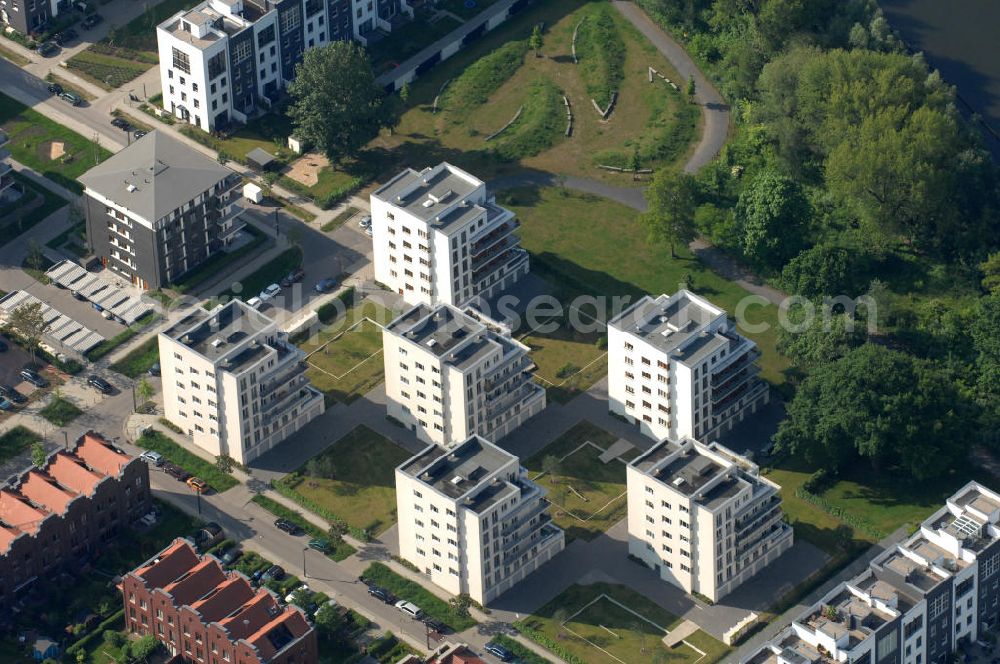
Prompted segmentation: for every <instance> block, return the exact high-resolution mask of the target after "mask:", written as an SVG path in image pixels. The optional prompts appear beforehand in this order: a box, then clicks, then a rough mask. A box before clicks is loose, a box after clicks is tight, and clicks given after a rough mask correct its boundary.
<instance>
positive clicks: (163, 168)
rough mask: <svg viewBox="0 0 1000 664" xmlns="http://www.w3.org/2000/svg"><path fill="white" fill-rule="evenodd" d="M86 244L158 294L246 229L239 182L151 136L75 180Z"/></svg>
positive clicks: (196, 154) (175, 145)
mask: <svg viewBox="0 0 1000 664" xmlns="http://www.w3.org/2000/svg"><path fill="white" fill-rule="evenodd" d="M79 180H80V182H81V183H82V184H83V185H84V194H85V196H84V204H85V212H86V217H87V241H88V242H89V243H90V246H91V249H92V250H93V252H94V254H95V255H97V256H98V257H99V258H100V260H101V263H102V264H103V265H104V266H105V267H107V268H108V269H110V270H113V271H114V272H116V273H117V274H119V275H121V276H122V277H124V278H125V279H127V280H128V281H129V282H130V283H132V284H133V285H135V286H138V287H140V288H145V289H156V288H160V287H162V286H165V285H167V284H169V283H171V282H173V281H175V280H176V279H177V278H178V277H180V276H181V275H183V274H184V273H186V272H188V271H189V270H191V269H193V268H195V267H197V266H198V265H200V264H201V263H203V262H204V261H205V260H206V259H207V258H208V257H209V256H211V255H213V254H215V253H216V252H218V251H220V250H221V249H222V248H223V247H224V246H225V245H226V244H228V243H229V242H230V241H231V240H232V239H233V237H234V236H235V234H236V232H237V231H239V230H240V229H241V228H242V227H243V226H244V225H245V224H244V223H243V222H242V221H241V220H240V219H239V214H240V213H241V212H242V208H240V207H239V206H238V205H235V200H236V197H237V195H238V194H236V193H235V192H234V190H236V189H237V187H238V186H239V185H240V182H241V180H240V178H239V176H237V175H236V174H235V173H233V172H232V171H230V170H229V169H228V168H225V167H224V166H221V165H219V164H218V163H216V162H215V161H213V160H212V159H209V158H208V157H205V156H204V155H202V154H201V153H200V152H197V151H195V150H193V149H191V148H189V147H187V146H186V145H184V144H183V143H181V142H179V141H177V140H175V139H173V138H171V137H169V136H167V135H166V134H161V133H160V132H156V131H153V132H150V133H149V134H147V135H146V136H143V137H142V138H140V139H138V140H136V141H135V142H134V143H132V145H130V146H129V147H127V148H125V149H124V150H122V151H121V152H119V153H118V154H116V155H114V156H112V157H110V158H109V159H107V160H106V161H105V162H104V163H102V164H99V165H97V166H95V167H94V168H92V169H90V170H89V171H87V172H86V173H84V174H83V175H81V176H80V178H79Z"/></svg>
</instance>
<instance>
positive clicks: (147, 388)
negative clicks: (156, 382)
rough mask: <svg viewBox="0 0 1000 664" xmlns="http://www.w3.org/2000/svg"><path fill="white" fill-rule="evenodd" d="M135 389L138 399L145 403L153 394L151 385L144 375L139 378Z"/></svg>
mask: <svg viewBox="0 0 1000 664" xmlns="http://www.w3.org/2000/svg"><path fill="white" fill-rule="evenodd" d="M135 391H136V394H138V395H139V400H140V401H142V402H143V403H146V402H147V401H149V400H150V399H152V398H153V394H155V390H154V389H153V386H152V385H150V383H149V381H148V380H146V377H145V376H143V377H142V378H140V379H139V384H138V385H137V386H136V388H135Z"/></svg>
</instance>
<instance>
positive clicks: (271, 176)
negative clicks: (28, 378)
mask: <svg viewBox="0 0 1000 664" xmlns="http://www.w3.org/2000/svg"><path fill="white" fill-rule="evenodd" d="M260 177H261V182H260V189H261V193H263V194H264V198H269V197H270V196H271V190H272V189H273V188H274V183H275V182H277V181H278V178H280V177H281V174H280V173H276V172H275V171H266V172H265V173H264V174H263V175H261V176H260Z"/></svg>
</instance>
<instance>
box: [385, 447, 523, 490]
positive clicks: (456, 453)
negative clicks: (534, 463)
mask: <svg viewBox="0 0 1000 664" xmlns="http://www.w3.org/2000/svg"><path fill="white" fill-rule="evenodd" d="M516 459H517V457H515V456H514V455H513V454H510V453H509V452H505V451H504V450H502V449H501V448H499V447H497V446H496V445H494V444H492V443H490V442H488V441H486V440H485V439H483V438H480V437H479V436H472V437H471V438H469V439H468V440H466V441H465V442H464V443H462V444H461V445H459V446H457V447H455V448H453V449H451V450H445V449H444V448H441V447H436V446H435V447H430V448H428V449H426V450H424V451H423V452H421V453H420V454H418V455H417V456H415V457H413V458H411V459H409V460H407V461H405V462H404V463H403V464H402V465H401V466H399V470H400V471H401V472H404V473H406V474H407V475H409V476H410V477H413V478H415V479H417V480H420V481H421V482H422V483H424V484H426V485H427V486H429V487H431V488H433V489H435V490H437V491H439V492H440V493H443V494H444V495H446V496H448V497H449V498H454V499H457V498H460V497H462V496H464V495H466V494H468V493H469V492H471V491H474V490H476V489H477V488H479V487H480V486H482V485H483V484H484V483H485V482H486V481H487V480H486V478H488V477H490V476H492V475H493V474H494V473H496V472H497V471H498V470H500V469H501V468H503V467H504V466H506V465H508V464H509V463H510V462H511V461H516Z"/></svg>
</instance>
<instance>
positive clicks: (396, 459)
mask: <svg viewBox="0 0 1000 664" xmlns="http://www.w3.org/2000/svg"><path fill="white" fill-rule="evenodd" d="M410 456H411V455H410V453H409V452H407V451H406V450H404V449H403V448H401V447H399V446H398V445H396V444H395V443H393V442H392V441H391V440H389V439H388V438H385V437H383V436H380V435H379V434H377V433H375V432H374V431H372V430H371V429H369V428H368V427H364V426H359V427H358V428H356V429H354V430H353V431H351V432H350V433H348V434H347V435H346V436H344V437H343V438H341V439H340V440H338V441H337V442H335V443H334V444H333V445H331V446H330V447H329V448H328V449H327V450H326V451H325V452H323V453H322V454H320V455H319V456H317V457H316V458H314V459H312V460H311V461H309V463H307V464H306V465H305V466H303V467H302V468H300V469H299V470H298V471H296V473H295V474H294V475H293V476H289V477H288V478H284V479H283V480H282V482H283V483H284V484H285V485H286V486H287V487H289V488H290V489H292V490H293V491H295V493H297V494H299V495H300V496H302V497H303V498H305V499H306V500H308V501H310V502H311V503H314V504H316V505H319V506H320V507H322V508H324V509H325V510H328V511H329V512H331V513H333V514H336V515H337V516H339V517H340V518H342V519H343V520H345V521H346V522H347V523H348V524H350V525H352V526H355V527H357V528H361V529H363V530H368V531H369V532H371V533H372V534H373V535H378V534H380V533H382V532H383V531H385V530H386V529H387V528H389V527H390V526H391V525H392V524H394V523H395V522H396V489H395V485H396V482H395V473H394V470H395V468H396V466H398V465H399V464H401V463H402V462H403V461H405V460H406V459H408V458H410Z"/></svg>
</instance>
